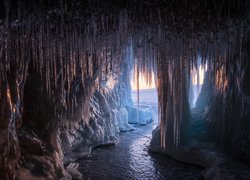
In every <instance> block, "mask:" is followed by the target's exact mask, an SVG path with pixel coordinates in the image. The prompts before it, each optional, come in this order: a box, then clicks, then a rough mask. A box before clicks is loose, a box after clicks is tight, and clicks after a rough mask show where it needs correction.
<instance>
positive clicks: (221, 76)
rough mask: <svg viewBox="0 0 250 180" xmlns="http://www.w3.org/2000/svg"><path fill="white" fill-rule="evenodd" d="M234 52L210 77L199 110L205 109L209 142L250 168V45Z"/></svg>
mask: <svg viewBox="0 0 250 180" xmlns="http://www.w3.org/2000/svg"><path fill="white" fill-rule="evenodd" d="M232 51H233V52H234V55H233V56H232V57H229V58H228V61H227V63H224V64H222V65H221V66H220V68H218V69H214V70H213V72H212V73H211V72H208V73H207V75H206V78H205V84H204V88H202V91H201V94H200V97H199V98H198V101H197V106H198V107H203V108H204V109H205V112H204V115H203V121H204V122H207V124H208V127H207V128H208V133H207V134H208V136H207V137H210V139H209V140H210V141H211V140H212V141H213V142H215V143H216V146H217V147H218V148H220V149H222V150H223V151H224V152H225V153H228V154H229V155H231V156H232V157H234V158H236V159H237V160H240V161H243V162H245V163H247V164H249V162H250V154H249V152H250V144H249V142H250V141H249V140H250V133H249V128H250V124H249V119H250V113H249V112H250V111H249V110H250V109H249V107H250V99H249V91H250V88H249V85H250V84H249V78H250V73H249V72H250V66H249V44H248V43H245V44H243V45H242V46H235V47H234V50H232ZM227 68H228V69H227ZM225 69H227V70H225ZM212 74H214V76H213V75H212ZM213 77H214V78H213ZM207 140H208V139H207Z"/></svg>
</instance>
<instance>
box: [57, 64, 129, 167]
mask: <svg viewBox="0 0 250 180" xmlns="http://www.w3.org/2000/svg"><path fill="white" fill-rule="evenodd" d="M126 66H129V64H127V63H125V64H123V66H122V67H123V70H122V72H119V73H113V74H112V75H110V76H109V77H108V78H107V80H106V81H105V82H102V84H99V85H100V86H99V87H98V88H97V89H96V90H95V92H94V93H93V94H92V95H91V98H90V106H89V116H88V118H87V121H83V120H80V121H78V122H75V123H71V125H70V126H68V127H62V128H61V129H60V142H61V147H62V151H63V154H64V163H65V164H68V163H69V162H71V161H74V160H75V159H77V158H80V157H83V156H86V155H88V154H89V153H91V151H92V148H94V147H97V146H100V145H111V144H116V143H117V142H118V141H119V132H120V131H129V130H131V129H133V127H132V126H131V125H130V124H128V111H127V109H126V107H128V106H132V105H133V104H132V99H131V93H130V78H129V77H130V76H129V73H130V72H129V71H127V67H126Z"/></svg>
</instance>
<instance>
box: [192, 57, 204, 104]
mask: <svg viewBox="0 0 250 180" xmlns="http://www.w3.org/2000/svg"><path fill="white" fill-rule="evenodd" d="M206 72H207V64H202V63H201V59H200V58H198V64H197V66H193V67H192V69H191V72H190V73H191V75H190V78H191V79H190V90H189V104H190V108H195V107H196V102H197V100H198V97H199V95H200V93H201V88H202V86H203V83H204V79H205V74H206Z"/></svg>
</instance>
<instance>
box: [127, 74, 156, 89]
mask: <svg viewBox="0 0 250 180" xmlns="http://www.w3.org/2000/svg"><path fill="white" fill-rule="evenodd" d="M131 87H132V90H137V78H132V80H131ZM142 89H155V83H154V73H153V72H152V82H151V84H149V83H147V80H146V79H145V77H144V76H143V75H142V73H140V74H139V90H142Z"/></svg>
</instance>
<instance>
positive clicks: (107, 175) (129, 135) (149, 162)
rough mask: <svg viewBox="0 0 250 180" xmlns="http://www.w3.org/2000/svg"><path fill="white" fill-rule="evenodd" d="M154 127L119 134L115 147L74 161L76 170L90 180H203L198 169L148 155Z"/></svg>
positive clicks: (157, 155) (164, 157)
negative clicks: (77, 166) (118, 140)
mask: <svg viewBox="0 0 250 180" xmlns="http://www.w3.org/2000/svg"><path fill="white" fill-rule="evenodd" d="M155 123H156V122H154V123H150V124H148V125H147V126H139V127H138V128H137V130H136V131H133V132H126V133H121V134H120V142H119V143H118V144H117V145H115V146H105V147H100V148H96V149H94V150H93V153H92V154H91V155H89V156H88V157H85V158H82V159H79V160H78V161H77V162H78V163H79V164H80V165H79V168H78V170H79V171H80V172H81V173H82V174H83V177H84V178H85V179H89V180H99V179H100V180H113V179H114V180H115V179H117V180H118V179H119V180H128V179H131V180H137V179H138V180H139V179H140V180H146V179H148V180H158V179H159V180H161V179H162V180H164V179H180V180H184V179H202V176H201V170H200V169H199V168H198V167H196V166H191V165H187V164H183V163H180V162H177V161H175V160H173V159H172V158H169V157H167V156H164V155H160V154H150V153H149V152H148V150H147V147H148V145H149V142H150V139H151V131H152V129H153V127H154V126H155V125H156V124H155Z"/></svg>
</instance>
